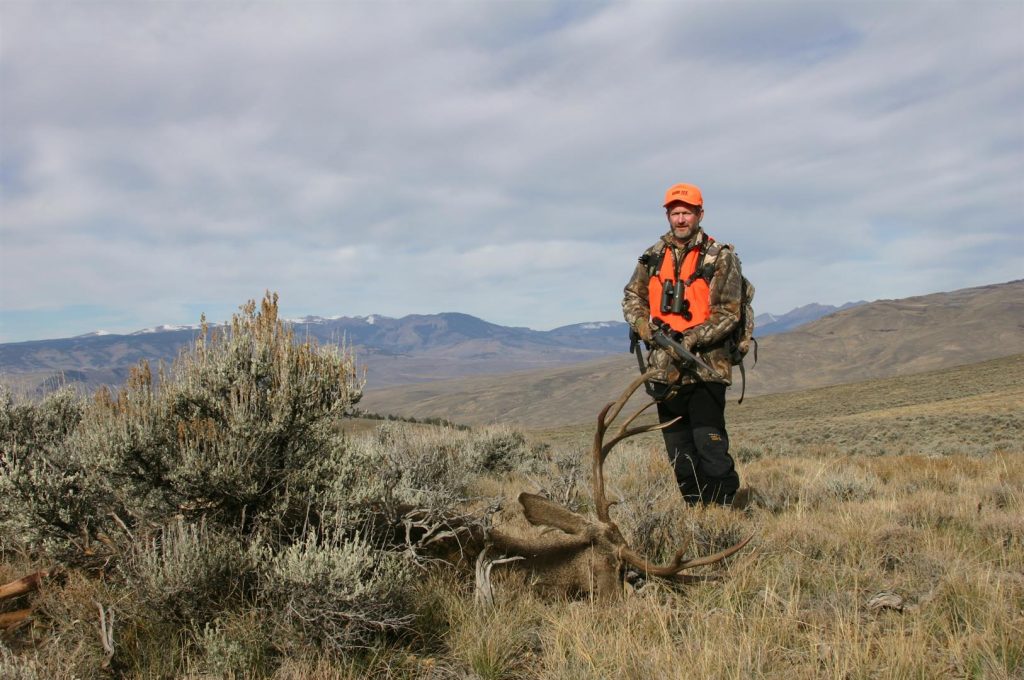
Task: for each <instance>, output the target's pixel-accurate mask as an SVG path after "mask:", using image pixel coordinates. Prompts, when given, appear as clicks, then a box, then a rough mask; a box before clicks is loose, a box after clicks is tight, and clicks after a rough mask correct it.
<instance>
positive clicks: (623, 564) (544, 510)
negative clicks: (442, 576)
mask: <svg viewBox="0 0 1024 680" xmlns="http://www.w3.org/2000/svg"><path fill="white" fill-rule="evenodd" d="M650 377H651V374H650V373H645V374H643V375H641V376H640V377H638V378H637V379H636V380H634V381H633V382H632V383H631V384H630V385H629V386H628V387H627V388H626V389H625V391H624V392H623V393H622V395H620V397H619V399H618V400H616V401H615V402H613V403H611V404H608V405H607V406H605V407H604V409H603V410H602V411H601V413H600V415H598V420H597V431H596V432H595V434H594V443H593V447H592V449H591V455H592V462H593V470H592V474H591V487H592V496H593V501H594V510H595V514H596V515H597V517H596V518H590V517H586V516H584V515H581V514H579V513H576V512H573V511H572V510H569V509H568V508H566V507H563V506H561V505H559V504H557V503H555V502H553V501H551V500H548V499H547V498H544V497H543V496H538V495H536V494H531V493H525V492H524V493H521V494H519V504H520V505H521V506H522V508H523V515H524V516H525V517H526V520H527V521H528V522H529V523H530V524H532V525H534V526H543V527H550V528H551V529H553V530H554V531H551V532H548V533H545V534H542V535H541V536H536V537H516V536H512V535H510V534H507V533H505V532H503V531H501V530H498V529H492V530H490V531H488V532H486V534H485V536H484V537H483V538H484V540H485V541H486V542H487V543H488V544H489V545H491V546H493V547H494V548H496V549H497V552H501V553H503V554H505V555H511V556H513V557H514V558H520V559H516V560H515V561H514V562H511V564H513V565H514V568H517V569H526V570H528V571H529V572H530V573H531V574H533V575H534V577H536V579H537V583H538V585H540V586H541V587H543V588H545V589H548V590H554V591H561V592H563V593H565V594H567V595H579V594H589V595H593V596H595V597H597V598H601V599H614V598H618V597H620V596H621V595H622V592H623V580H624V576H625V571H626V568H627V567H632V568H634V569H636V570H637V571H639V572H640V573H642V574H645V575H648V576H656V577H660V578H667V579H672V580H685V577H684V576H683V575H682V572H683V571H685V570H686V569H691V568H694V567H698V566H702V565H706V564H713V563H715V562H719V561H721V560H723V559H725V558H726V557H729V556H730V555H732V554H734V553H735V552H737V551H739V550H740V549H741V548H743V546H745V545H746V544H747V543H748V542H749V541H750V539H751V538H753V536H750V537H748V538H746V539H744V540H742V541H740V542H739V543H737V544H736V545H733V546H731V547H729V548H726V549H725V550H722V551H720V552H718V553H715V554H713V555H708V556H707V557H702V558H695V559H689V560H685V559H684V555H685V552H686V546H682V547H680V549H679V550H678V551H677V552H676V554H675V556H674V558H673V559H672V561H671V562H669V563H668V564H666V565H657V564H654V563H652V562H650V561H649V560H648V559H647V558H645V557H643V556H642V555H640V554H638V553H636V552H635V551H634V550H633V549H632V548H630V547H629V544H628V543H627V542H626V539H625V537H624V536H623V535H622V532H621V531H619V527H618V526H617V525H616V524H615V522H613V521H612V519H611V515H610V513H609V510H610V508H611V505H612V504H611V502H609V501H608V500H607V498H606V496H605V490H604V461H605V459H606V458H607V456H608V453H609V452H610V451H611V449H612V447H614V446H615V445H616V444H617V443H618V442H620V441H622V440H623V439H625V438H627V437H631V436H633V435H636V434H640V433H642V432H650V431H654V430H658V429H661V428H663V427H668V426H669V425H671V424H672V423H673V422H675V421H670V422H667V423H662V424H655V425H647V426H641V427H635V428H630V427H629V426H630V424H631V423H632V422H633V421H634V420H636V418H637V417H638V416H640V414H641V413H643V412H644V411H645V410H646V409H647V408H648V407H650V405H651V404H652V403H653V402H650V403H648V404H647V405H645V406H644V407H643V408H641V409H640V410H638V411H637V412H636V413H634V414H633V415H632V416H630V417H629V418H628V419H627V420H626V422H625V423H624V424H623V425H622V426H620V427H619V428H618V430H617V431H616V432H615V433H614V435H613V436H612V437H611V439H610V440H609V441H608V442H605V434H606V432H607V430H608V427H609V425H610V424H611V422H612V421H613V420H614V419H615V417H616V416H618V414H619V413H620V411H621V410H622V408H623V407H624V406H625V404H626V401H627V400H628V399H629V397H630V396H631V395H632V394H633V393H634V392H635V391H636V390H637V388H638V387H639V386H640V385H642V384H643V382H644V381H645V380H647V379H649V378H650ZM503 561H508V560H503ZM481 573H484V574H489V570H488V571H483V572H482V571H481V570H480V569H478V570H477V574H478V579H479V578H480V575H481ZM478 587H480V584H478ZM485 587H486V589H487V590H488V591H489V589H490V585H489V583H488V584H485Z"/></svg>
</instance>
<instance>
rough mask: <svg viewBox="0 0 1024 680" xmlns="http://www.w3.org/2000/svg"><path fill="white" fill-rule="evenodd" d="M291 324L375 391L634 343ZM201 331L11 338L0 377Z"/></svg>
mask: <svg viewBox="0 0 1024 680" xmlns="http://www.w3.org/2000/svg"><path fill="white" fill-rule="evenodd" d="M850 304H857V303H850ZM846 306H848V305H846ZM844 307H845V306H844ZM837 309H839V308H837V307H831V306H828V305H817V304H813V305H806V306H804V307H800V308H798V309H794V310H792V311H791V312H788V313H786V314H784V315H781V316H772V315H762V316H761V317H757V318H758V320H759V328H758V335H759V336H762V337H763V336H766V335H768V334H770V333H772V332H779V331H781V330H785V329H787V328H789V327H792V326H793V325H798V324H799V323H803V322H806V321H807V320H812V319H816V318H820V317H821V316H824V315H826V314H829V313H831V312H834V311H836V310H837ZM761 321H763V322H764V327H763V328H761V327H760V322H761ZM289 323H291V324H292V326H293V328H294V330H295V333H296V335H297V336H298V337H300V338H303V337H311V338H314V339H316V340H317V341H318V342H319V343H321V344H323V343H331V344H337V343H340V342H344V343H346V344H347V345H348V346H349V347H351V348H352V350H353V351H354V352H355V354H356V357H357V360H358V362H359V364H360V365H362V366H364V367H365V368H366V369H367V386H368V388H370V389H375V388H383V387H387V386H392V385H402V384H411V383H421V382H429V381H435V380H445V379H450V378H455V377H465V376H471V375H479V374H494V373H511V372H519V371H525V370H532V369H552V368H556V367H560V366H566V365H571V364H574V363H579V362H586V361H591V360H594V359H598V358H601V357H606V356H609V355H612V354H618V353H622V352H624V351H625V350H626V348H627V346H628V328H627V326H626V324H625V323H623V322H621V321H598V322H589V323H578V324H572V325H567V326H561V327H559V328H555V329H552V330H549V331H536V330H532V329H530V328H521V327H509V326H501V325H498V324H493V323H489V322H487V321H484V320H482V319H479V318H477V317H474V316H470V315H468V314H459V313H442V314H412V315H409V316H404V317H402V318H398V319H396V318H391V317H387V316H381V315H371V316H355V317H346V316H336V317H320V316H306V317H302V318H299V319H291V320H289ZM198 332H199V325H198V324H196V325H192V326H170V325H162V326H157V327H154V328H146V329H142V330H140V331H136V332H134V333H130V334H114V333H106V332H103V331H95V332H92V333H86V334H83V335H79V336H76V337H73V338H59V339H53V340H35V341H29V342H16V343H3V344H0V382H3V383H6V384H8V385H9V386H11V387H12V388H14V389H15V390H16V391H17V392H19V393H25V394H35V395H38V394H40V393H42V392H45V391H47V390H49V389H52V388H53V386H54V385H56V384H60V383H67V384H77V385H80V386H82V387H83V388H84V389H86V390H92V389H95V388H96V387H99V386H100V385H104V384H106V385H118V384H120V383H121V382H123V380H124V379H125V377H126V376H127V374H128V371H129V369H130V368H131V367H132V366H134V365H136V364H137V363H138V362H139V361H141V360H143V359H146V360H148V361H150V362H151V363H158V362H161V361H163V362H167V363H169V362H171V361H173V359H174V358H175V357H176V356H177V355H178V353H179V352H181V351H182V350H183V349H185V348H187V347H188V346H189V344H190V343H191V342H193V341H194V339H195V337H196V335H197V333H198Z"/></svg>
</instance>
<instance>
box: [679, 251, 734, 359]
mask: <svg viewBox="0 0 1024 680" xmlns="http://www.w3.org/2000/svg"><path fill="white" fill-rule="evenodd" d="M742 295H743V274H742V271H741V269H740V258H738V257H737V256H736V253H734V252H733V249H732V248H731V247H723V248H722V251H721V254H719V256H718V259H717V260H716V262H715V273H714V276H712V277H711V299H710V303H711V316H709V317H708V320H707V321H705V322H704V323H702V324H701V325H699V326H697V327H696V328H692V329H690V330H688V331H687V334H693V336H694V339H695V340H696V344H697V347H714V346H715V345H719V344H721V343H722V342H723V341H724V340H725V339H726V338H727V337H729V334H730V333H732V331H733V329H734V328H735V327H736V324H738V323H739V322H740V304H741V301H742Z"/></svg>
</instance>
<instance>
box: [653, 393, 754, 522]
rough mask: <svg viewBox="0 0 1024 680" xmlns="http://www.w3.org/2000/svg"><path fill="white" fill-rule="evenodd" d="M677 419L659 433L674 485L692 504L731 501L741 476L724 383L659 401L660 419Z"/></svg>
mask: <svg viewBox="0 0 1024 680" xmlns="http://www.w3.org/2000/svg"><path fill="white" fill-rule="evenodd" d="M677 416H681V418H680V420H679V421H678V422H676V423H674V424H673V425H670V426H669V427H667V428H665V429H664V430H662V431H661V433H662V435H663V436H664V438H665V448H666V449H667V450H668V459H669V461H671V463H672V468H673V470H674V471H675V474H676V483H677V484H678V485H679V491H680V492H681V493H682V494H683V498H684V499H685V500H686V502H687V503H689V504H690V505H696V504H697V503H721V504H729V503H731V502H732V497H733V494H735V493H736V490H737V489H739V488H740V477H739V475H738V474H736V466H735V465H734V464H733V460H732V457H731V456H730V455H729V434H728V433H727V432H726V431H725V385H723V384H721V383H695V384H692V385H683V386H682V387H681V388H680V389H679V392H678V393H677V394H676V395H675V396H674V397H672V398H671V399H667V400H665V401H659V402H658V420H659V421H660V422H663V423H664V422H666V421H669V420H672V419H673V418H675V417H677Z"/></svg>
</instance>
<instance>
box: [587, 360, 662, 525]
mask: <svg viewBox="0 0 1024 680" xmlns="http://www.w3.org/2000/svg"><path fill="white" fill-rule="evenodd" d="M654 374H655V371H647V372H646V373H643V374H641V375H639V376H638V377H637V378H636V379H635V380H633V382H631V383H630V384H629V385H628V386H626V389H625V390H623V391H622V394H621V395H619V398H618V399H616V400H615V401H613V402H611V403H610V404H607V405H606V406H605V407H604V408H603V409H601V413H600V414H598V416H597V431H595V432H594V445H593V448H592V449H591V453H592V454H593V464H594V470H593V474H592V475H591V484H592V486H593V489H592V492H593V498H594V511H595V512H596V513H597V518H598V519H599V520H601V521H602V522H610V521H611V517H610V516H609V514H608V509H609V508H610V507H611V506H612V504H611V503H610V502H609V501H608V499H607V497H606V496H605V493H604V461H605V459H606V458H607V457H608V452H609V451H611V450H612V447H613V446H615V445H616V444H618V443H619V442H620V441H622V440H623V439H625V438H626V437H632V436H633V435H637V434H641V433H643V432H654V431H655V430H661V429H664V428H666V427H668V426H669V425H671V424H673V423H674V422H676V421H677V420H679V419H678V418H675V419H673V420H670V421H668V422H666V423H655V424H652V425H642V426H640V427H634V428H631V429H630V428H629V426H630V424H631V423H632V422H633V421H634V420H636V419H637V418H639V417H640V414H642V413H643V412H644V411H646V410H647V409H649V408H650V407H651V404H653V403H654V402H653V401H649V402H647V403H646V404H644V405H643V406H642V407H641V408H640V409H638V410H637V411H636V412H634V413H633V415H631V416H630V417H629V418H627V419H626V422H624V423H623V424H622V425H621V426H620V427H619V429H618V430H616V432H615V434H614V435H613V436H612V438H611V441H609V442H608V443H604V435H605V433H606V432H607V431H608V426H609V425H611V423H612V421H613V420H615V418H616V417H617V416H618V415H619V413H621V412H622V409H623V408H624V407H625V406H626V402H627V401H629V398H630V397H631V396H633V393H634V392H636V391H637V389H638V388H639V387H640V386H641V385H643V384H644V382H645V381H647V380H650V379H651V378H652V377H653V376H654Z"/></svg>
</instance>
